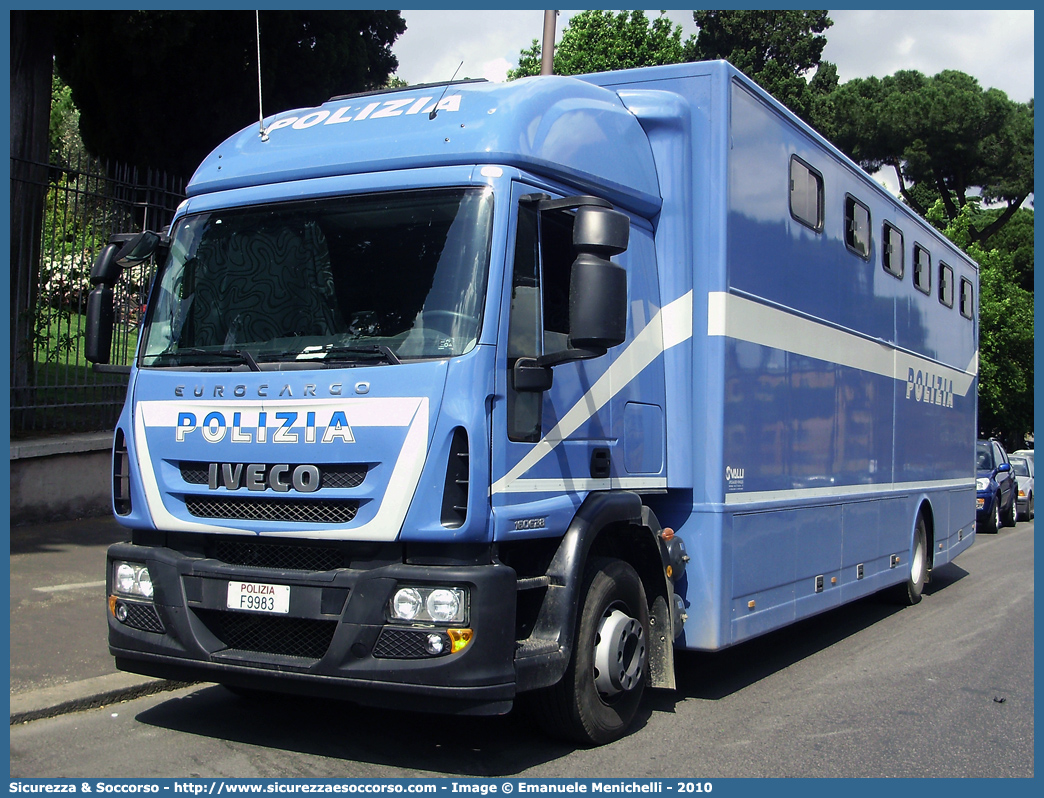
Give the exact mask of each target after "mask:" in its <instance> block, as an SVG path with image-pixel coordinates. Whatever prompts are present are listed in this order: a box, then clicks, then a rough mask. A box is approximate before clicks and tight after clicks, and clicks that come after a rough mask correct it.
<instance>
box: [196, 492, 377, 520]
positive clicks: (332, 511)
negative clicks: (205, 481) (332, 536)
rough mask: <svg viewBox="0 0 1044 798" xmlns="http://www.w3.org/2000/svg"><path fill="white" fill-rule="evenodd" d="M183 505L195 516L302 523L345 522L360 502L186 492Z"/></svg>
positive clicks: (356, 509) (352, 515)
mask: <svg viewBox="0 0 1044 798" xmlns="http://www.w3.org/2000/svg"><path fill="white" fill-rule="evenodd" d="M185 507H186V509H188V511H189V513H190V514H192V515H194V516H196V517H197V518H227V519H234V520H237V521H284V522H289V523H304V524H347V523H348V522H349V521H351V520H352V519H353V518H355V514H356V512H358V510H359V503H358V502H354V501H315V500H308V499H268V500H265V499H253V498H244V499H238V498H232V497H229V496H221V497H217V496H186V497H185Z"/></svg>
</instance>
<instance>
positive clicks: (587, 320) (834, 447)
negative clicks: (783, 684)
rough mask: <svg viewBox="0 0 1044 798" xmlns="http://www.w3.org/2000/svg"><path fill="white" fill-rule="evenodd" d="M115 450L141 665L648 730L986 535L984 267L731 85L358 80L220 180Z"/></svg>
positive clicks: (575, 726) (236, 148)
mask: <svg viewBox="0 0 1044 798" xmlns="http://www.w3.org/2000/svg"><path fill="white" fill-rule="evenodd" d="M150 254H156V255H157V263H158V270H157V273H156V277H155V281H154V285H153V288H152V291H151V295H150V298H149V302H148V309H147V313H146V315H145V318H144V322H143V325H142V330H141V335H140V340H139V343H138V349H137V352H136V355H135V358H134V363H133V366H132V368H131V373H130V378H129V380H130V381H129V387H128V391H127V400H126V405H125V407H124V409H123V412H122V415H121V417H120V419H119V422H118V425H117V428H116V430H115V435H114V453H113V463H112V467H113V475H112V479H113V509H114V512H115V515H116V517H117V518H118V519H119V521H120V523H121V524H123V525H124V526H125V527H126V528H127V530H128V533H129V538H130V540H129V542H127V543H121V544H117V545H114V546H112V547H111V548H110V549H109V552H108V572H107V576H106V584H107V588H108V606H109V614H108V628H109V647H110V651H111V652H112V654H113V655H114V656H115V659H116V664H117V666H118V667H119V668H121V669H123V670H126V671H132V672H136V673H142V674H149V675H153V676H160V677H170V678H175V679H186V680H187V679H193V680H205V681H211V682H217V683H221V684H224V685H227V686H228V687H230V688H231V689H233V690H238V691H240V692H255V693H256V692H257V691H279V692H289V693H298V694H309V695H323V696H336V697H342V698H346V699H350V700H353V701H356V702H360V703H362V704H366V705H372V706H377V707H407V708H411V709H418V710H429V711H436V712H457V713H475V714H492V713H503V712H506V711H508V710H509V709H510V708H511V707H512V705H513V703H514V702H515V701H516V700H523V701H526V700H528V701H529V702H530V703H531V704H532V705H533V707H534V711H535V712H536V713H537V714H538V715H539V717H540V718H541V719H542V720H543V722H544V723H545V724H546V726H547V727H548V728H549V729H551V730H553V731H554V732H556V733H558V734H563V735H566V736H568V737H571V738H573V739H576V740H579V741H580V742H582V743H586V744H598V743H604V742H607V741H610V740H613V739H615V738H617V737H619V736H621V735H622V734H623V733H624V732H625V731H626V729H627V727H628V724H629V723H630V722H631V721H632V719H633V717H634V715H635V712H636V709H637V707H638V705H639V702H640V700H641V698H642V694H643V691H644V689H645V688H647V687H649V688H670V687H672V686H673V685H674V652H675V651H676V650H679V649H693V650H700V651H714V650H718V649H722V648H725V647H727V646H731V645H734V644H736V643H739V642H741V641H744V640H747V639H749V638H752V637H754V636H756V635H759V634H762V633H764V632H768V631H769V630H772V629H777V628H779V627H781V626H784V625H785V624H788V623H791V622H793V621H795V620H798V619H801V618H805V617H808V616H810V615H813V614H815V613H819V612H822V611H824V610H827V609H830V608H833V607H837V606H839V605H841V604H843V603H845V602H848V601H851V600H853V599H857V598H860V597H863V596H867V595H869V594H873V593H877V592H882V591H884V592H889V593H891V594H893V595H894V596H896V597H898V598H899V600H901V601H903V602H906V603H909V604H914V603H916V602H917V601H918V600H919V599H920V596H921V592H922V590H923V589H924V586H925V583H926V582H927V580H928V579H929V578H930V576H931V572H932V569H934V568H937V567H939V566H941V565H943V564H944V563H947V562H949V561H950V560H951V559H952V558H953V557H955V556H956V555H957V554H958V553H960V552H961V551H963V550H964V549H966V548H967V547H969V546H970V545H971V544H972V541H973V540H974V535H975V479H974V462H973V461H974V451H975V437H976V424H975V418H976V383H977V348H976V347H977V344H976V341H977V329H976V327H977V311H976V307H977V306H976V291H977V286H978V279H977V269H976V266H975V264H974V263H972V262H971V261H969V260H968V258H967V257H965V256H964V255H963V254H962V253H961V252H960V251H959V250H957V249H956V248H954V247H953V246H952V245H951V244H950V243H949V242H948V241H947V240H946V239H945V238H943V237H942V236H941V235H939V234H938V233H937V232H936V231H935V230H933V229H932V228H931V227H930V226H928V225H927V224H925V223H924V222H923V221H922V220H921V219H920V218H918V217H917V216H916V215H914V214H913V213H911V212H910V211H909V210H907V208H905V207H904V206H903V205H902V204H901V203H900V202H899V201H897V199H896V198H895V197H894V196H892V195H891V194H889V193H888V192H887V191H886V190H885V189H884V188H882V187H881V186H880V185H878V184H876V183H875V182H874V180H873V179H872V178H871V177H869V176H868V175H867V174H865V173H864V172H862V171H861V170H860V169H859V168H857V167H856V166H855V165H854V164H853V163H852V162H851V161H849V160H848V159H846V158H845V157H844V156H843V155H842V154H841V153H840V152H839V151H838V150H836V149H835V148H834V147H832V146H831V145H830V144H829V143H828V142H826V141H825V140H824V139H823V138H822V137H820V136H819V135H818V134H816V133H815V132H814V131H812V130H811V129H810V128H809V127H807V126H806V125H804V124H803V123H802V122H800V121H798V120H797V119H796V118H795V117H794V116H793V115H792V114H791V113H790V112H788V111H787V110H786V109H784V108H783V107H782V106H781V105H780V104H779V103H777V102H776V101H775V100H773V99H772V98H771V97H769V96H768V95H767V94H766V93H765V92H763V91H762V90H761V89H759V88H758V87H757V86H756V85H754V84H753V83H752V82H751V81H749V80H748V79H747V78H745V77H744V76H743V75H742V74H740V73H739V72H738V71H737V70H735V69H734V68H733V67H731V66H730V65H728V64H727V63H724V62H708V63H695V64H684V65H675V66H665V67H655V68H644V69H635V70H630V71H620V72H613V73H605V74H595V75H586V76H581V77H578V78H566V77H537V78H528V79H524V80H518V81H516V82H513V83H508V84H491V83H486V82H483V81H462V82H455V83H450V84H442V85H437V86H417V87H411V88H407V89H401V90H389V91H384V92H378V93H368V94H360V95H351V96H345V97H337V98H334V99H332V100H330V101H329V102H328V103H326V104H324V105H322V106H320V107H317V108H305V109H300V110H295V111H289V112H287V113H282V114H279V115H277V116H274V117H271V118H269V119H266V120H265V121H264V123H263V125H255V126H254V127H252V128H248V129H246V130H244V131H242V132H241V133H239V134H237V135H235V136H233V137H232V138H230V139H228V140H227V141H225V142H224V143H223V144H221V145H220V146H219V147H218V148H217V149H216V150H215V151H214V152H213V153H212V154H211V155H210V156H209V157H208V158H207V159H206V160H205V161H204V162H203V164H202V165H201V166H200V167H199V169H198V170H197V172H196V173H195V176H194V177H193V178H192V181H191V183H190V185H189V188H188V198H187V199H186V201H185V202H184V203H183V204H182V206H181V207H180V208H179V210H178V212H177V214H176V217H175V219H174V221H173V223H172V225H171V227H170V229H169V231H168V232H164V233H163V234H162V235H160V234H151V233H141V234H138V235H137V236H135V237H134V238H133V239H132V240H130V241H128V242H126V243H124V244H123V245H122V246H121V245H118V244H112V245H110V246H109V247H107V249H106V250H105V251H104V252H103V253H102V255H101V256H100V257H99V259H98V261H97V262H96V265H95V269H94V272H93V274H92V280H93V282H94V284H95V286H96V287H95V289H94V291H93V292H92V298H91V300H90V308H89V327H90V342H89V350H90V351H89V355H90V357H91V359H93V360H94V361H95V362H98V363H105V362H108V359H109V352H108V349H109V340H110V335H111V326H112V314H113V310H112V296H113V287H114V285H115V283H116V281H117V279H118V277H119V273H120V269H121V267H124V266H126V265H127V264H129V263H133V262H137V261H140V260H141V259H142V258H144V257H147V256H149V255H150Z"/></svg>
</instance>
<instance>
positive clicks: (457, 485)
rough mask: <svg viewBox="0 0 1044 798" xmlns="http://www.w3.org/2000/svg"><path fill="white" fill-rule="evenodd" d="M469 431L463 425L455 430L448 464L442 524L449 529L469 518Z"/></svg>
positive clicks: (456, 527)
mask: <svg viewBox="0 0 1044 798" xmlns="http://www.w3.org/2000/svg"><path fill="white" fill-rule="evenodd" d="M469 465H470V459H469V456H468V433H466V432H465V431H464V428H463V427H457V428H456V429H455V430H453V441H452V443H451V444H450V455H449V462H448V463H447V464H446V486H445V488H443V491H442V525H443V526H444V527H448V528H449V529H458V528H459V527H462V526H464V522H465V521H466V520H467V518H468V474H469V470H470V469H469Z"/></svg>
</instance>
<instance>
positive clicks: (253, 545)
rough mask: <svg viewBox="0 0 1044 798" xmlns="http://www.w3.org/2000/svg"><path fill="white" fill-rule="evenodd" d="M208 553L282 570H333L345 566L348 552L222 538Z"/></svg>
mask: <svg viewBox="0 0 1044 798" xmlns="http://www.w3.org/2000/svg"><path fill="white" fill-rule="evenodd" d="M207 556H208V557H212V558H213V559H215V560H220V561H221V562H223V563H228V564H229V565H243V566H246V567H249V568H279V569H280V570H283V571H332V570H333V569H334V568H343V567H345V556H344V554H343V553H342V552H341V551H339V550H338V549H330V548H322V547H319V546H302V545H287V544H283V543H259V542H257V541H256V540H229V539H228V538H219V539H217V540H215V541H214V543H213V544H212V545H211V546H210V548H209V549H208V551H207Z"/></svg>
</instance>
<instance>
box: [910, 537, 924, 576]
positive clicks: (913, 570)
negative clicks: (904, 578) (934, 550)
mask: <svg viewBox="0 0 1044 798" xmlns="http://www.w3.org/2000/svg"><path fill="white" fill-rule="evenodd" d="M924 547H925V543H924V539H923V538H922V537H921V536H920V535H918V536H917V545H916V546H914V553H913V563H911V565H910V578H911V579H912V580H913V581H914V584H918V583H920V581H921V578H922V577H923V576H924Z"/></svg>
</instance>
